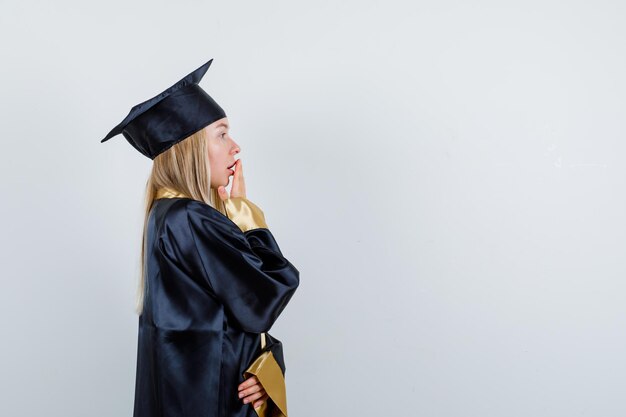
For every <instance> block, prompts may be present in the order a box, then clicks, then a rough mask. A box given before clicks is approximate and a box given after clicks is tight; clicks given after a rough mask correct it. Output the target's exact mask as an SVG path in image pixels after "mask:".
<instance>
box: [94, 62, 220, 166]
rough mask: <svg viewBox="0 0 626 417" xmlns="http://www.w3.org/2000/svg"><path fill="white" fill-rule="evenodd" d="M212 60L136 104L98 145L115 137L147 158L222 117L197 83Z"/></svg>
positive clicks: (217, 108)
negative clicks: (160, 91)
mask: <svg viewBox="0 0 626 417" xmlns="http://www.w3.org/2000/svg"><path fill="white" fill-rule="evenodd" d="M211 62H213V59H211V60H209V61H208V62H207V63H206V64H204V65H202V66H201V67H200V68H198V69H197V70H195V71H193V72H191V73H190V74H188V75H187V76H186V77H185V78H183V79H181V80H180V81H178V82H177V83H176V84H174V85H173V86H171V87H169V88H168V89H167V90H165V91H163V92H162V93H160V94H159V95H157V96H154V97H152V98H151V99H149V100H147V101H144V102H143V103H140V104H137V105H136V106H134V107H133V108H132V109H130V113H128V116H126V118H125V119H124V120H122V122H121V123H120V124H118V125H117V126H115V127H114V128H113V129H112V130H111V131H110V132H109V134H108V135H106V137H105V138H104V139H102V140H101V141H100V143H103V142H106V141H107V140H109V139H111V138H112V137H113V136H116V135H118V134H120V133H121V134H122V135H124V137H125V138H126V140H127V141H128V143H130V144H131V145H132V146H133V147H134V148H135V149H137V150H138V151H139V152H141V153H142V154H144V155H145V156H147V157H148V158H150V159H154V158H155V157H156V156H157V155H158V154H160V153H161V152H164V151H166V150H167V149H169V148H171V147H172V146H173V145H175V144H176V143H178V142H180V141H181V140H183V139H185V138H186V137H188V136H189V135H191V134H192V133H195V132H197V131H198V130H200V129H202V128H204V127H205V126H208V125H210V124H211V123H213V122H214V121H216V120H219V119H221V118H223V117H226V113H224V110H222V108H221V107H220V106H219V104H217V103H216V102H215V100H213V98H212V97H211V96H210V95H208V94H207V92H206V91H204V90H203V89H202V88H201V87H200V86H199V85H198V83H199V82H200V80H201V79H202V77H203V76H204V74H205V73H206V71H207V70H208V69H209V67H210V66H211Z"/></svg>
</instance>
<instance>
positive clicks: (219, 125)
mask: <svg viewBox="0 0 626 417" xmlns="http://www.w3.org/2000/svg"><path fill="white" fill-rule="evenodd" d="M218 127H226V128H228V127H229V125H228V121H227V120H221V121H220V122H219V123H218V124H216V125H215V128H216V129H217V128H218Z"/></svg>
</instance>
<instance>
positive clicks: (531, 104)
mask: <svg viewBox="0 0 626 417" xmlns="http://www.w3.org/2000/svg"><path fill="white" fill-rule="evenodd" d="M0 4H1V12H0V42H1V46H2V48H1V51H2V64H1V65H0V80H1V83H2V84H1V85H2V98H1V99H0V111H1V114H2V116H1V118H0V123H1V125H0V128H1V132H2V145H3V146H2V149H3V151H2V152H3V153H2V155H3V158H2V164H1V168H0V169H1V170H2V172H1V174H2V178H3V180H2V182H1V184H2V189H1V191H2V194H3V197H2V201H3V204H2V205H0V210H1V211H0V218H1V219H2V224H1V226H2V233H1V234H0V239H1V249H2V251H1V253H2V258H1V259H0V261H1V262H2V267H3V268H2V288H1V291H0V309H1V310H0V320H1V321H0V325H1V326H2V344H1V345H2V346H1V348H0V349H1V355H0V358H1V359H0V360H1V362H0V368H1V369H2V372H1V376H0V378H1V379H0V382H1V386H0V393H1V395H2V398H1V399H0V415H3V416H41V415H46V416H49V417H53V416H54V417H56V416H58V417H74V416H75V417H79V416H80V417H83V416H90V417H92V416H93V417H98V416H102V417H105V416H130V415H131V414H132V406H133V393H134V378H135V364H136V343H137V316H136V315H135V314H134V312H133V307H134V295H135V286H136V279H137V274H138V271H139V259H138V257H139V252H138V251H139V242H140V240H139V239H140V233H141V226H142V212H141V211H142V207H143V206H142V205H143V192H144V185H145V181H146V179H147V176H148V173H149V169H150V166H151V161H150V160H149V159H147V158H145V157H144V156H143V155H141V154H139V153H138V152H136V151H135V150H134V149H133V148H131V147H130V146H129V145H128V144H127V143H126V141H125V140H124V139H123V137H121V136H118V137H117V138H115V139H113V140H111V141H109V142H107V143H105V144H100V142H99V141H100V139H101V138H103V137H104V135H105V134H106V133H107V132H108V131H109V130H110V129H111V128H112V127H113V126H115V125H116V124H117V123H118V122H119V121H121V120H122V119H123V118H124V117H125V116H126V114H127V113H128V111H129V110H130V107H132V106H133V105H135V104H137V103H139V102H141V101H143V100H146V99H147V98H150V97H152V96H153V95H155V94H157V93H159V92H160V91H162V90H163V89H165V88H166V87H168V86H170V85H171V84H173V83H174V82H175V81H177V80H179V79H180V78H182V76H184V75H185V74H187V73H188V72H190V71H192V70H193V69H195V68H197V67H198V66H200V65H201V64H203V63H204V62H206V61H207V60H208V59H210V58H214V62H213V65H212V66H211V68H210V69H209V71H208V73H207V75H206V76H205V78H204V79H203V80H202V82H201V86H202V87H203V88H205V89H206V90H207V91H208V92H209V93H210V94H211V95H212V96H213V97H214V98H215V99H216V100H217V102H218V103H220V104H221V105H222V107H224V109H225V110H226V112H227V114H228V115H229V119H230V122H231V124H232V134H233V136H234V138H235V139H236V140H238V142H239V143H240V144H241V146H242V153H241V154H240V155H241V159H242V161H243V163H244V172H245V176H246V183H247V188H248V197H249V198H250V199H251V200H252V201H254V202H256V203H257V204H258V205H259V206H261V207H262V208H263V210H264V212H265V213H266V218H267V220H268V224H269V225H270V227H271V229H272V231H273V232H274V234H275V236H276V238H277V240H278V242H279V243H280V245H281V249H282V250H283V252H284V254H285V255H286V256H287V257H288V258H289V259H290V260H291V261H292V262H293V263H294V264H295V265H296V266H297V267H298V269H299V270H300V272H301V285H300V288H299V289H298V291H297V292H296V295H295V296H294V298H293V299H292V301H291V302H290V304H289V305H288V306H287V308H286V309H285V311H284V314H283V315H282V316H281V317H280V319H279V321H278V322H277V323H276V324H275V325H274V327H273V328H272V331H271V333H272V334H273V335H275V336H276V337H278V338H279V339H280V340H281V341H282V342H283V344H284V347H285V359H286V363H287V374H286V380H287V387H288V388H287V393H288V397H289V401H288V404H289V411H290V415H291V416H293V417H295V416H299V417H307V416H317V415H324V416H352V415H358V416H381V415H384V416H401V415H417V416H428V417H430V416H446V417H448V416H463V417H469V416H480V417H487V416H494V417H495V416H498V417H499V416H507V417H513V416H524V417H527V416H568V417H569V416H583V415H584V416H624V415H626V402H625V400H624V392H625V390H626V373H625V372H626V359H625V355H624V349H625V348H626V335H625V333H624V325H625V324H626V303H625V290H626V284H625V283H624V276H625V272H626V262H625V260H624V253H625V250H626V220H625V208H626V207H625V206H626V199H625V197H624V196H625V195H626V193H625V192H624V189H625V185H626V184H625V183H626V175H625V174H626V169H625V164H624V162H625V157H626V145H625V143H624V133H625V131H626V126H625V120H626V119H625V117H624V110H625V108H626V107H625V104H626V99H625V97H626V95H625V93H626V91H625V90H626V88H625V87H626V82H625V77H624V74H625V73H626V54H625V53H624V52H625V46H626V29H625V27H626V19H625V17H626V13H625V12H626V10H625V7H624V3H623V2H617V1H613V2H607V1H596V2H580V1H564V0H560V1H518V2H502V1H498V2H496V1H492V2H487V1H471V2H468V1H460V0H459V1H421V2H419V1H418V2H415V1H412V2H408V1H407V2H399V1H395V2H393V1H392V2H385V3H384V4H383V3H382V2H377V3H373V2H367V1H343V2H336V1H333V2H330V1H315V2H307V3H296V2H292V1H283V2H246V3H243V2H213V3H209V2H201V1H177V2H164V1H143V2H137V1H134V2H133V1H123V2H122V1H107V2H100V3H95V2H94V3H91V2H84V1H83V2H78V1H74V2H69V1H59V0H57V1H53V2H52V1H46V2H44V1H41V2H34V1H22V2H17V1H10V2H7V1H2V2H1V3H0Z"/></svg>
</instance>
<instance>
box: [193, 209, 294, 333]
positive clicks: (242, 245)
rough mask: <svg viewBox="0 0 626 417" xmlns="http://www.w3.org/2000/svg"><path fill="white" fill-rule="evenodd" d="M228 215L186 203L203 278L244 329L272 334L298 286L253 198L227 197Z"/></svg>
mask: <svg viewBox="0 0 626 417" xmlns="http://www.w3.org/2000/svg"><path fill="white" fill-rule="evenodd" d="M225 205H226V210H227V213H228V217H227V216H224V215H223V214H222V213H220V212H219V211H217V210H216V209H214V208H213V207H210V206H207V205H206V204H204V203H202V202H199V201H195V200H190V201H189V203H188V204H187V206H186V210H187V219H188V223H189V228H190V231H191V236H192V238H193V244H194V246H195V249H196V251H197V256H198V258H199V260H200V262H199V264H200V265H201V272H202V275H203V281H204V282H206V284H207V285H208V287H210V289H211V290H212V291H213V292H214V293H215V295H216V297H217V298H218V299H219V300H220V301H221V302H222V303H223V305H224V306H225V309H226V311H227V313H228V314H229V315H230V317H232V318H233V319H234V321H235V322H236V324H237V326H238V327H239V328H240V329H242V330H243V331H247V332H253V333H261V332H267V331H268V330H269V329H270V328H271V327H272V325H273V324H274V322H275V321H276V319H277V318H278V316H279V315H280V313H281V312H282V311H283V309H284V308H285V307H286V305H287V303H288V302H289V300H290V299H291V297H292V296H293V294H294V292H295V290H296V288H297V287H298V284H299V272H298V270H297V269H296V268H295V266H293V265H292V264H291V263H290V262H289V261H288V260H287V259H286V258H285V257H284V256H283V254H282V253H281V251H280V248H279V247H278V244H277V243H276V240H275V239H274V236H273V235H272V233H271V232H270V231H269V229H268V228H267V224H266V223H265V218H264V216H263V212H262V211H261V209H260V208H258V207H257V206H256V205H254V204H253V203H252V202H251V201H249V200H247V199H245V198H243V197H237V198H230V199H227V200H226V201H225Z"/></svg>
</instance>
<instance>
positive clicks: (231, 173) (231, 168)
mask: <svg viewBox="0 0 626 417" xmlns="http://www.w3.org/2000/svg"><path fill="white" fill-rule="evenodd" d="M236 163H237V161H235V162H233V164H232V165H231V166H229V167H228V168H226V169H227V170H228V171H229V172H230V175H233V174H235V170H234V169H233V167H234V166H235V164H236Z"/></svg>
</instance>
